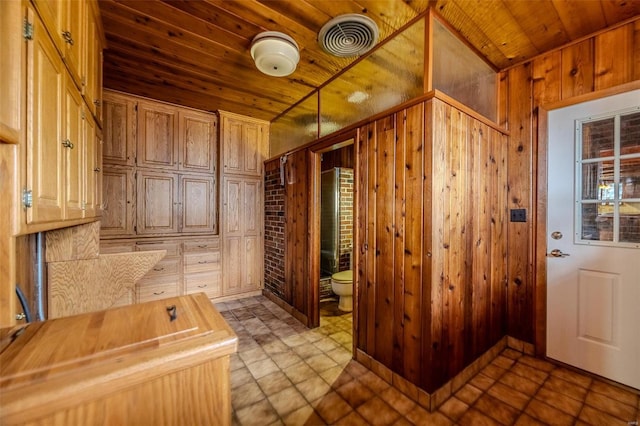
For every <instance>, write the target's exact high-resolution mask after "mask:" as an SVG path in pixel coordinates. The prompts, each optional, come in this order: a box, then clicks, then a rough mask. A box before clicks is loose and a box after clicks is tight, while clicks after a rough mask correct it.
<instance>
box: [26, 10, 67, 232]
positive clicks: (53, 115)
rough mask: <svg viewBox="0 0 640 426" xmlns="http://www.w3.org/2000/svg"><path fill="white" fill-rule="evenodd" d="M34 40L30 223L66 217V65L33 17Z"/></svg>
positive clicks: (29, 48) (30, 64)
mask: <svg viewBox="0 0 640 426" xmlns="http://www.w3.org/2000/svg"><path fill="white" fill-rule="evenodd" d="M32 22H33V23H34V36H33V40H32V41H31V42H29V43H27V54H28V59H27V64H28V71H27V73H28V75H27V84H28V87H27V92H28V93H31V94H32V96H30V97H29V101H28V108H29V111H30V114H29V119H28V120H27V188H28V189H31V190H32V191H33V207H32V208H29V209H27V223H40V222H47V221H54V220H60V219H62V216H63V200H62V195H63V190H62V177H63V170H62V167H61V166H62V161H63V156H62V155H63V152H62V150H63V149H64V148H63V146H62V127H63V103H62V99H63V91H64V65H63V64H62V61H61V60H60V57H59V56H58V52H56V49H55V47H54V46H53V44H52V43H51V41H50V40H49V38H48V37H47V34H46V32H45V31H44V28H43V27H42V23H41V22H40V21H39V20H38V19H37V18H36V17H35V16H34V18H33V21H32Z"/></svg>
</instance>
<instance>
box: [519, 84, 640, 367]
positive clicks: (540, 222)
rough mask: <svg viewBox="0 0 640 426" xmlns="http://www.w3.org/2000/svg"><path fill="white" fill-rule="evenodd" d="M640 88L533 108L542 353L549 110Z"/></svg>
mask: <svg viewBox="0 0 640 426" xmlns="http://www.w3.org/2000/svg"><path fill="white" fill-rule="evenodd" d="M638 88H640V83H639V82H633V83H629V84H622V85H619V86H616V87H612V88H609V89H603V90H598V91H593V92H589V93H585V94H583V95H578V96H574V97H572V98H569V99H563V100H560V101H556V102H550V103H547V104H544V105H541V106H538V107H535V108H534V110H533V115H532V117H533V126H534V129H535V132H534V133H533V134H534V137H535V138H536V139H535V140H533V143H534V146H535V149H534V150H533V153H534V156H535V158H533V159H532V162H531V163H532V166H533V168H534V170H533V176H534V179H533V180H532V188H531V193H532V196H533V201H534V203H533V205H534V206H535V208H534V209H533V212H532V222H533V227H532V232H533V236H532V241H531V247H532V251H533V257H534V267H533V277H532V280H533V283H534V291H533V296H534V300H533V321H534V342H533V343H534V346H535V354H536V355H537V356H539V357H546V355H547V340H546V339H547V249H548V248H547V202H548V198H547V192H548V190H549V188H548V183H549V182H548V179H547V172H548V152H547V146H548V143H549V140H548V139H549V128H548V125H549V122H548V120H549V112H550V111H553V110H556V109H560V108H565V107H568V106H572V105H577V104H581V103H584V102H588V101H593V100H597V99H601V98H605V97H607V96H613V95H617V94H621V93H626V92H630V91H633V90H635V89H638Z"/></svg>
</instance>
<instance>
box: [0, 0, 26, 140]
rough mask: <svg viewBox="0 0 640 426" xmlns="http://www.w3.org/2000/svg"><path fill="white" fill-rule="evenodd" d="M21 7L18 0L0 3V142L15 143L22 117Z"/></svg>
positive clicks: (22, 14) (22, 15)
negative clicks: (0, 45)
mask: <svg viewBox="0 0 640 426" xmlns="http://www.w3.org/2000/svg"><path fill="white" fill-rule="evenodd" d="M23 19H24V8H23V7H22V3H21V2H19V1H0V40H2V48H1V49H0V75H1V76H2V78H1V79H0V142H5V143H18V142H19V140H20V130H21V126H22V118H23V108H22V107H23V103H22V100H23V97H22V95H23V84H24V72H23V71H24V70H23V69H22V67H21V66H20V65H19V64H21V63H22V57H23V56H22V55H23V52H24V50H23V49H24V39H23V36H22V33H23Z"/></svg>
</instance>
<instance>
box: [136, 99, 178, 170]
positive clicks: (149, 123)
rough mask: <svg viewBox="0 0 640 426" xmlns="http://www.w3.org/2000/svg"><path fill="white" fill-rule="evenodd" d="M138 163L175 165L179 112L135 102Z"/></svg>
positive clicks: (169, 167)
mask: <svg viewBox="0 0 640 426" xmlns="http://www.w3.org/2000/svg"><path fill="white" fill-rule="evenodd" d="M137 121H138V143H137V155H136V156H137V164H138V166H140V167H152V168H161V169H171V170H176V169H177V168H178V111H177V110H176V108H174V107H170V106H165V105H162V104H157V103H155V102H142V101H141V102H138V120H137Z"/></svg>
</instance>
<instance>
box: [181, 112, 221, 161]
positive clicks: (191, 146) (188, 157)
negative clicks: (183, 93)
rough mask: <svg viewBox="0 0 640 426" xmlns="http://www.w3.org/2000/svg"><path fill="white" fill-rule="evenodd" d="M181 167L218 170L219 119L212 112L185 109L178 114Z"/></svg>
mask: <svg viewBox="0 0 640 426" xmlns="http://www.w3.org/2000/svg"><path fill="white" fill-rule="evenodd" d="M178 119H179V120H180V125H179V135H180V136H179V147H180V154H179V161H178V165H179V169H180V170H185V171H194V172H210V173H215V172H216V164H215V162H216V149H215V148H216V147H217V145H218V144H217V142H218V128H217V124H218V123H217V121H215V120H212V119H211V114H204V113H199V112H196V111H190V110H183V111H180V113H179V115H178Z"/></svg>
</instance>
